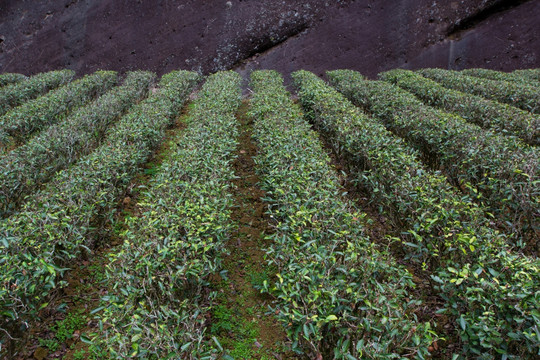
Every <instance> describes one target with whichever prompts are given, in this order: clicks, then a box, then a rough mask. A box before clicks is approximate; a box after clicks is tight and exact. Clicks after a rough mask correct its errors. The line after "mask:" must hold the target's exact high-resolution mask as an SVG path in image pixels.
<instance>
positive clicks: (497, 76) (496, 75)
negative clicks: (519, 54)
mask: <svg viewBox="0 0 540 360" xmlns="http://www.w3.org/2000/svg"><path fill="white" fill-rule="evenodd" d="M518 71H519V70H518ZM460 72H461V73H462V74H465V75H468V76H475V77H478V78H482V79H490V80H499V81H513V82H516V83H521V84H523V85H530V86H540V83H538V80H532V79H528V78H525V77H523V76H520V75H519V73H516V72H514V73H508V72H503V71H495V70H489V69H478V68H475V69H465V70H461V71H460Z"/></svg>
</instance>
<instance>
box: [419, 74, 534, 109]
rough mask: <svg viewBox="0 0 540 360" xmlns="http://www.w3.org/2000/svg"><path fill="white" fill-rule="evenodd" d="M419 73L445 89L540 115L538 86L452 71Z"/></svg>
mask: <svg viewBox="0 0 540 360" xmlns="http://www.w3.org/2000/svg"><path fill="white" fill-rule="evenodd" d="M418 72H419V73H420V74H422V76H425V77H427V78H430V79H432V80H435V81H437V82H439V83H441V84H442V85H443V86H445V87H448V88H451V89H454V90H458V91H463V92H466V93H470V94H475V95H479V96H483V97H485V98H487V99H491V100H495V101H499V102H502V103H507V104H510V105H512V106H516V107H518V108H520V109H523V110H527V111H530V112H533V113H535V114H540V91H538V87H536V86H531V85H528V84H524V83H516V82H510V81H501V80H490V79H481V78H477V77H474V76H467V75H465V74H462V73H460V72H458V71H451V70H442V69H422V70H418Z"/></svg>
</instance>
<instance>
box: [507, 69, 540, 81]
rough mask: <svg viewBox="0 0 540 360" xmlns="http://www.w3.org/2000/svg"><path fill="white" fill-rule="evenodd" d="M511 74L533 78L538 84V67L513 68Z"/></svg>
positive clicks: (539, 79)
mask: <svg viewBox="0 0 540 360" xmlns="http://www.w3.org/2000/svg"><path fill="white" fill-rule="evenodd" d="M512 74H513V75H516V76H519V77H521V78H523V79H525V80H533V81H536V82H539V85H540V69H523V70H514V72H513V73H512Z"/></svg>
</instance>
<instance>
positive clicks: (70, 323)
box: [39, 310, 86, 352]
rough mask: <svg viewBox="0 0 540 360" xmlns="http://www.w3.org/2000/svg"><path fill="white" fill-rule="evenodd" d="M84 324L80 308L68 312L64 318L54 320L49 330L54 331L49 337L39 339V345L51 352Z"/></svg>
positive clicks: (84, 320)
mask: <svg viewBox="0 0 540 360" xmlns="http://www.w3.org/2000/svg"><path fill="white" fill-rule="evenodd" d="M85 325H86V318H85V317H84V316H83V312H82V311H81V310H79V311H76V312H73V313H68V314H67V316H66V318H65V319H64V320H60V321H56V324H55V325H53V326H52V327H51V328H50V329H49V330H50V331H51V332H53V333H54V335H53V338H51V339H42V338H40V339H39V345H40V346H42V347H46V348H47V349H49V350H50V351H51V352H55V351H56V350H58V348H59V347H60V345H62V344H64V343H65V342H66V340H68V339H71V338H72V337H73V333H74V332H75V331H76V330H81V329H82V328H83V327H84V326H85Z"/></svg>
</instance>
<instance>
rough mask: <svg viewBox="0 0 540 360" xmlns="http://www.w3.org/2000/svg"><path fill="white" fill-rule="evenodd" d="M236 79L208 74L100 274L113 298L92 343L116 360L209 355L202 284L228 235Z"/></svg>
mask: <svg viewBox="0 0 540 360" xmlns="http://www.w3.org/2000/svg"><path fill="white" fill-rule="evenodd" d="M240 83H241V78H240V76H239V75H238V74H236V73H234V72H219V73H216V74H214V75H212V76H210V77H209V78H208V80H207V82H206V83H205V84H204V86H203V88H202V90H201V91H200V93H199V95H198V98H197V100H196V101H195V103H194V106H193V108H192V109H191V111H190V113H189V117H188V120H187V122H188V127H187V129H186V130H185V133H184V135H183V136H182V137H181V138H180V139H179V140H178V143H177V144H176V145H175V147H174V148H173V149H171V152H170V155H169V158H167V159H166V160H165V161H164V162H163V163H162V165H161V167H160V168H159V171H158V172H157V173H156V175H155V177H154V178H153V179H152V182H151V184H150V186H149V188H148V191H147V193H146V194H145V195H144V198H143V200H142V201H141V202H140V203H139V206H140V208H141V216H138V217H131V218H129V219H127V221H126V225H127V228H128V230H127V231H126V232H125V233H124V234H123V238H124V245H123V246H122V248H121V249H120V250H119V251H118V253H117V254H115V255H114V256H113V258H112V260H113V264H112V265H111V266H110V268H109V270H108V271H107V276H108V277H109V281H110V283H111V284H113V285H114V291H113V292H112V293H111V294H110V296H107V297H105V298H104V299H103V300H104V301H105V306H106V308H105V309H104V312H103V313H102V314H101V322H102V323H103V324H104V326H105V328H104V333H103V334H98V335H97V336H96V338H95V340H94V341H95V342H96V343H98V344H100V346H102V348H104V349H107V350H108V351H109V352H110V354H111V355H112V356H113V357H115V358H175V359H178V358H182V359H195V358H196V359H200V358H207V357H208V356H210V354H211V353H212V352H214V351H213V350H212V344H207V343H206V342H205V338H204V331H205V328H204V323H205V318H206V316H205V315H206V313H207V312H208V310H209V309H208V307H209V301H210V299H211V298H212V297H213V296H214V294H213V293H211V292H209V290H208V289H207V288H205V285H206V283H207V281H208V278H209V276H210V275H211V274H217V273H218V272H219V271H220V268H221V261H222V256H223V253H224V252H225V240H226V239H227V238H228V236H229V233H230V231H231V230H232V226H233V224H232V221H231V207H232V206H233V199H232V196H231V194H230V186H231V180H232V179H233V177H234V172H233V170H232V168H231V162H232V159H233V153H234V151H235V149H236V146H237V140H236V138H237V136H238V129H237V121H236V118H235V116H234V115H235V112H236V110H237V109H238V106H239V104H240V99H241V89H240Z"/></svg>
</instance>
